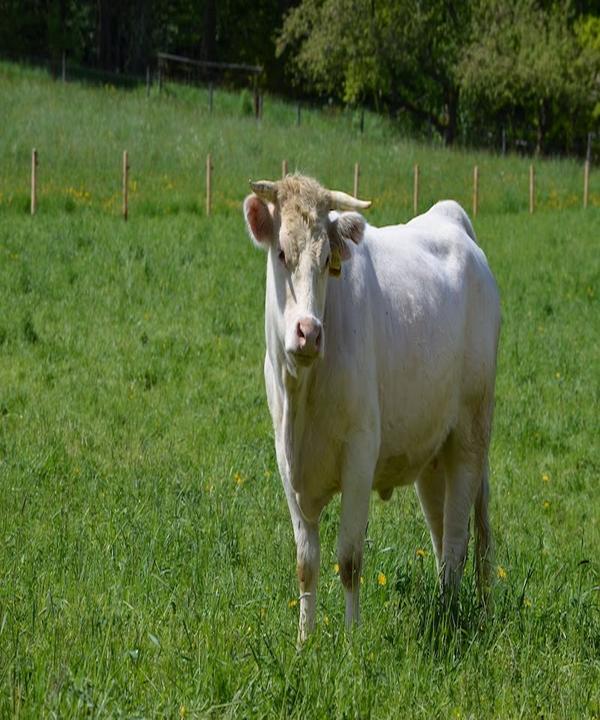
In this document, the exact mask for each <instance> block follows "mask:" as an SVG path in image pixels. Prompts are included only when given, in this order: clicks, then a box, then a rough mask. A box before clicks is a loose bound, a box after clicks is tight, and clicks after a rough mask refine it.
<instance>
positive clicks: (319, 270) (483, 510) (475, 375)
mask: <svg viewBox="0 0 600 720" xmlns="http://www.w3.org/2000/svg"><path fill="white" fill-rule="evenodd" d="M251 187H252V190H253V191H254V192H253V194H252V195H249V196H248V197H247V198H246V199H245V201H244V214H245V218H246V223H247V226H248V230H249V232H250V235H251V237H252V239H253V240H254V242H255V244H256V245H257V246H259V247H261V248H264V249H266V250H267V251H268V257H267V290H266V303H265V331H266V343H267V349H266V356H265V368H264V370H265V383H266V389H267V397H268V403H269V409H270V411H271V415H272V418H273V425H274V428H275V445H276V451H277V462H278V465H279V471H280V473H281V478H282V481H283V486H284V489H285V494H286V497H287V502H288V505H289V510H290V515H291V518H292V524H293V528H294V537H295V540H296V547H297V572H298V580H299V584H300V623H299V638H300V640H304V639H305V638H306V636H307V635H308V633H309V632H310V631H311V630H312V629H313V627H314V623H315V608H316V587H317V579H318V574H319V552H320V551H319V515H320V513H321V511H322V510H323V508H324V507H325V505H326V504H327V503H328V502H329V500H330V499H331V497H332V496H333V495H334V494H335V493H337V492H341V493H342V501H341V516H340V529H339V539H338V559H339V568H340V577H341V581H342V584H343V586H344V594H345V600H346V625H347V626H348V627H349V626H351V625H352V623H353V622H356V621H357V620H358V607H359V586H360V583H359V580H360V573H361V564H362V555H363V541H364V536H365V530H366V526H367V516H368V511H369V498H370V493H371V490H377V492H378V493H379V495H380V496H381V497H382V498H384V499H388V498H390V497H391V495H392V492H393V490H394V488H395V487H396V486H399V485H408V484H410V483H415V484H416V490H417V494H418V497H419V500H420V503H421V507H422V509H423V513H424V515H425V518H426V520H427V523H428V525H429V530H430V532H431V540H432V543H433V549H434V551H435V557H436V560H437V567H438V572H439V575H440V582H441V586H442V591H443V595H444V596H445V597H446V598H450V600H451V602H452V604H453V603H454V600H455V598H456V592H457V590H458V586H459V583H460V579H461V576H462V571H463V566H464V563H465V558H466V552H467V544H468V534H469V515H470V511H471V508H472V507H473V505H474V506H475V529H476V567H477V575H478V580H479V587H480V590H482V593H483V597H484V598H485V591H486V589H487V588H488V586H489V581H490V564H491V561H490V548H491V535H490V527H489V523H488V447H489V442H490V430H491V422H492V411H493V398H494V381H495V374H496V351H497V345H498V335H499V329H500V309H499V299H498V291H497V288H496V283H495V281H494V278H493V276H492V274H491V272H490V270H489V267H488V264H487V261H486V258H485V255H484V254H483V252H482V251H481V249H480V248H479V247H478V246H477V244H476V242H475V234H474V232H473V228H472V226H471V223H470V221H469V219H468V217H467V215H466V213H465V212H464V210H463V209H462V208H461V207H460V206H459V205H458V204H457V203H455V202H452V201H443V202H439V203H437V204H436V205H434V206H433V207H432V208H431V209H430V210H429V211H428V212H427V213H425V214H424V215H420V216H418V217H416V218H414V219H413V220H411V221H410V222H409V223H407V224H406V225H394V226H390V227H383V228H376V227H372V226H370V225H368V224H366V222H365V220H364V218H363V217H362V216H361V215H360V214H358V213H357V212H355V211H356V210H358V209H364V208H367V207H368V206H369V205H370V203H368V202H364V201H360V200H356V199H355V198H352V197H350V196H349V195H346V194H345V193H341V192H332V191H329V190H326V189H324V188H323V187H321V185H319V184H318V183H317V182H316V181H315V180H313V179H311V178H308V177H303V176H301V175H288V176H287V177H286V178H284V179H283V180H280V181H277V182H267V181H261V182H253V183H251ZM347 210H350V211H352V212H343V211H347ZM333 211H340V212H333ZM341 261H346V262H344V263H343V266H342V265H341ZM337 275H340V277H339V278H336V277H335V276H337ZM331 276H334V277H331Z"/></svg>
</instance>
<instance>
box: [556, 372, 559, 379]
mask: <svg viewBox="0 0 600 720" xmlns="http://www.w3.org/2000/svg"><path fill="white" fill-rule="evenodd" d="M556 379H557V380H560V373H559V372H557V373H556Z"/></svg>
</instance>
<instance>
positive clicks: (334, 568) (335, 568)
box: [333, 563, 340, 575]
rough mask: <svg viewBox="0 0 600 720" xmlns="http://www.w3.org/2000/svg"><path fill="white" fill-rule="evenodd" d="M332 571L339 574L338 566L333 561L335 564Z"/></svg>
mask: <svg viewBox="0 0 600 720" xmlns="http://www.w3.org/2000/svg"><path fill="white" fill-rule="evenodd" d="M333 572H334V573H335V574H336V575H339V574H340V566H339V565H338V564H337V563H335V565H334V566H333Z"/></svg>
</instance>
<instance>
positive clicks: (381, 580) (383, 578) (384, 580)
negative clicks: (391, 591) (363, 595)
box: [377, 572, 387, 587]
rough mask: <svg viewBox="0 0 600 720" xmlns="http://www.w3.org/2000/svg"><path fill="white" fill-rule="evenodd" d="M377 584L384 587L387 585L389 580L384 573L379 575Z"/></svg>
mask: <svg viewBox="0 0 600 720" xmlns="http://www.w3.org/2000/svg"><path fill="white" fill-rule="evenodd" d="M377 584H378V585H381V586H382V587H383V586H384V585H387V578H386V576H385V575H384V574H383V573H382V572H378V573H377Z"/></svg>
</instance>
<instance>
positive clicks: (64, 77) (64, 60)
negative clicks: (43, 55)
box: [62, 50, 67, 83]
mask: <svg viewBox="0 0 600 720" xmlns="http://www.w3.org/2000/svg"><path fill="white" fill-rule="evenodd" d="M62 81H63V82H64V83H66V82H67V53H66V52H65V51H64V50H63V54H62Z"/></svg>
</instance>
